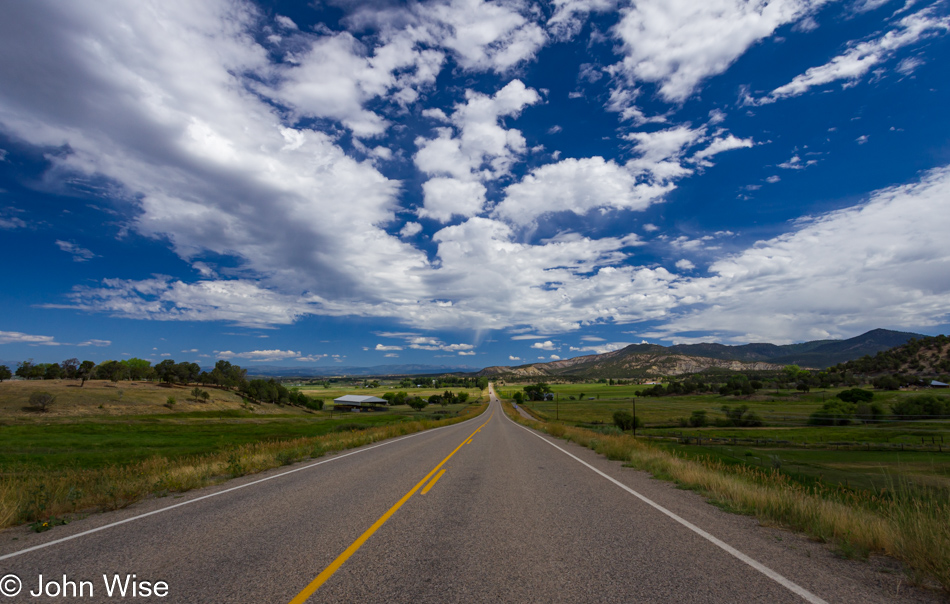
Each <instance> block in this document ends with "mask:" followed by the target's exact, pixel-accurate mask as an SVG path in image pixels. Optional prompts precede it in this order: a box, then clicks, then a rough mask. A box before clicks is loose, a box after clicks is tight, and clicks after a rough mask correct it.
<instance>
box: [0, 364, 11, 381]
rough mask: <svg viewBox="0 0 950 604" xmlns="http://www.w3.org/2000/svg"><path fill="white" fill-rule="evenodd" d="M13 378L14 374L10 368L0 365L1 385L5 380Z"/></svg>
mask: <svg viewBox="0 0 950 604" xmlns="http://www.w3.org/2000/svg"><path fill="white" fill-rule="evenodd" d="M12 377H13V373H12V372H11V371H10V368H9V367H7V366H6V365H0V383H2V382H3V380H9V379H10V378H12Z"/></svg>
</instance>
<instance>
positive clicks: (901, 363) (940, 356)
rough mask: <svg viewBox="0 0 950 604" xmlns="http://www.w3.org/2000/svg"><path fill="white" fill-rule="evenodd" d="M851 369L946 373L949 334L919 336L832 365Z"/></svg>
mask: <svg viewBox="0 0 950 604" xmlns="http://www.w3.org/2000/svg"><path fill="white" fill-rule="evenodd" d="M833 369H834V370H837V371H839V372H842V373H844V372H851V373H864V374H874V373H904V374H911V375H918V376H925V375H932V376H938V375H944V376H946V375H948V374H950V338H948V337H947V336H943V335H941V336H935V337H921V338H919V339H913V340H911V341H909V342H907V343H905V344H904V345H902V346H898V347H896V348H892V349H890V350H884V351H881V352H878V353H877V354H876V355H874V356H873V357H872V356H870V355H868V356H864V357H862V358H859V359H855V360H852V361H848V362H846V363H841V364H839V365H837V366H835V367H834V368H833Z"/></svg>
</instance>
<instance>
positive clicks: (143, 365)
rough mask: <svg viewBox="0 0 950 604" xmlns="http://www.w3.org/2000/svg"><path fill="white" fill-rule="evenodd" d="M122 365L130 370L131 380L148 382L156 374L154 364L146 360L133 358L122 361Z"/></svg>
mask: <svg viewBox="0 0 950 604" xmlns="http://www.w3.org/2000/svg"><path fill="white" fill-rule="evenodd" d="M122 364H123V365H125V366H126V367H127V368H128V370H129V379H130V380H147V379H149V378H151V377H152V376H153V375H154V374H155V370H154V369H153V368H152V363H150V362H149V361H146V360H145V359H139V358H136V357H132V358H131V359H126V360H124V361H122Z"/></svg>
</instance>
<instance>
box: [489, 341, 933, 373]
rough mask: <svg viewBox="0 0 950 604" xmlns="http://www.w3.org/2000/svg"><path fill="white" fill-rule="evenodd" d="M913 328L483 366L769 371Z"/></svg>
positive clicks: (827, 359)
mask: <svg viewBox="0 0 950 604" xmlns="http://www.w3.org/2000/svg"><path fill="white" fill-rule="evenodd" d="M924 337H926V336H921V335H919V334H914V333H906V332H899V331H889V330H886V329H875V330H873V331H869V332H867V333H865V334H862V335H860V336H857V337H854V338H849V339H847V340H815V341H812V342H804V343H800V344H787V345H782V346H779V345H776V344H767V343H758V344H744V345H742V346H727V345H724V344H715V343H706V344H677V345H675V346H660V345H658V344H632V345H630V346H627V347H626V348H622V349H620V350H616V351H613V352H607V353H604V354H595V355H587V356H581V357H575V358H573V359H565V360H561V361H551V362H548V363H531V364H527V365H519V366H516V367H504V366H495V367H487V368H485V369H483V370H482V371H480V372H479V373H478V375H480V376H482V375H485V376H511V377H513V378H514V379H519V378H528V379H530V378H543V377H548V376H574V377H585V378H630V377H648V376H658V375H683V374H687V373H698V372H701V371H706V370H717V369H718V370H729V371H769V370H778V369H781V368H782V367H784V366H785V365H793V364H794V365H800V366H802V367H806V368H811V369H824V368H826V367H830V366H832V365H835V364H838V363H843V362H846V361H850V360H854V359H859V358H861V357H863V356H865V355H872V354H875V353H878V352H881V351H884V350H888V349H891V348H894V347H895V346H901V345H904V344H906V343H907V342H908V341H909V340H911V339H912V338H924Z"/></svg>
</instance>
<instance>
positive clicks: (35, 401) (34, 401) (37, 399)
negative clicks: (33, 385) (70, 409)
mask: <svg viewBox="0 0 950 604" xmlns="http://www.w3.org/2000/svg"><path fill="white" fill-rule="evenodd" d="M55 400H56V395H54V394H50V393H49V392H34V393H33V394H31V395H30V407H31V408H32V409H33V410H34V411H39V412H41V413H46V412H47V411H49V408H50V405H52V404H53V401H55Z"/></svg>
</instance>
